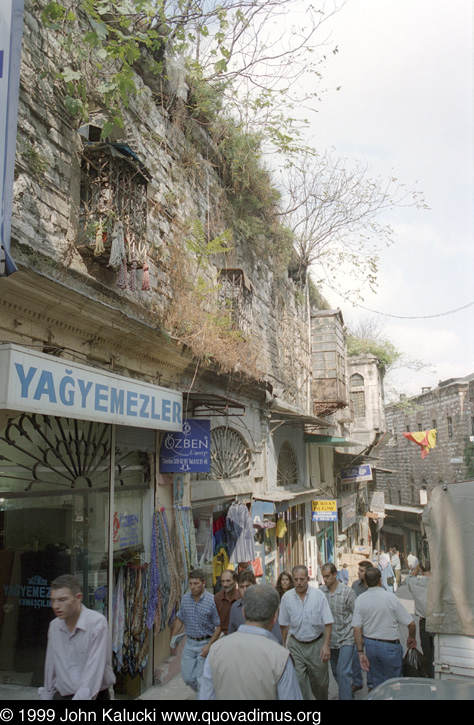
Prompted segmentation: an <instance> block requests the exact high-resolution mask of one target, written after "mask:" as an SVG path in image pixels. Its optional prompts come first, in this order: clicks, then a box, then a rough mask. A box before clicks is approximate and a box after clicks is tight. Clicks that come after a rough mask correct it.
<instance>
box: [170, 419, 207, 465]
mask: <svg viewBox="0 0 474 725" xmlns="http://www.w3.org/2000/svg"><path fill="white" fill-rule="evenodd" d="M210 470H211V421H210V420H185V421H184V422H183V429H182V431H181V432H180V433H168V434H167V435H166V436H165V437H164V439H163V442H162V444H161V450H160V471H161V473H209V471H210Z"/></svg>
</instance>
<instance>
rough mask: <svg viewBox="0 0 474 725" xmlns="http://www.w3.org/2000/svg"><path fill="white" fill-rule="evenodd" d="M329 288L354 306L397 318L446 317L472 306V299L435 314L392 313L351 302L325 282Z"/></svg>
mask: <svg viewBox="0 0 474 725" xmlns="http://www.w3.org/2000/svg"><path fill="white" fill-rule="evenodd" d="M324 284H326V285H327V286H328V287H329V288H330V289H332V291H333V292H335V293H336V294H338V295H339V296H340V297H342V299H343V300H345V301H346V302H349V304H351V305H353V306H354V307H360V308H361V309H363V310H366V311H367V312H373V313H374V314H375V315H382V316H383V317H393V318H395V319H397V320H432V319H434V318H435V317H446V316H447V315H454V314H455V313H456V312H461V311H462V310H467V309H468V307H473V306H474V300H473V301H472V302H468V304H467V305H463V306H462V307H456V308H455V309H454V310H448V311H447V312H439V313H437V314H436V315H393V314H391V313H389V312H380V311H379V310H372V309H371V308H370V307H365V306H364V305H361V304H359V303H358V302H353V301H352V300H351V299H349V298H348V297H346V296H345V295H343V294H342V292H339V290H337V289H335V288H334V287H332V286H331V285H330V284H328V283H327V282H325V283H324Z"/></svg>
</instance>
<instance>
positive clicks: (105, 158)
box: [79, 143, 147, 261]
mask: <svg viewBox="0 0 474 725" xmlns="http://www.w3.org/2000/svg"><path fill="white" fill-rule="evenodd" d="M118 221H120V222H122V224H123V229H124V233H125V240H126V245H127V247H128V249H127V251H128V256H129V260H130V259H131V256H132V254H134V253H135V252H134V250H135V249H136V254H137V255H138V257H137V261H141V260H142V257H143V251H144V250H145V248H146V244H147V179H146V176H145V172H144V170H143V169H142V168H141V167H140V165H139V164H138V162H136V161H135V160H134V159H133V158H132V157H128V156H126V155H124V154H123V153H121V152H120V151H119V150H117V149H116V148H114V146H112V145H111V144H103V143H91V144H88V145H87V146H85V147H84V149H83V154H82V163H81V201H80V214H79V243H80V244H82V245H86V246H89V245H90V246H91V247H93V246H94V244H95V243H96V239H97V233H98V230H99V229H100V230H101V232H102V239H103V243H104V248H105V251H106V252H107V251H110V243H111V237H112V233H113V230H114V226H115V224H116V222H118ZM103 258H104V260H105V259H107V261H108V255H106V254H104V255H103Z"/></svg>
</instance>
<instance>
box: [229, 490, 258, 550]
mask: <svg viewBox="0 0 474 725" xmlns="http://www.w3.org/2000/svg"><path fill="white" fill-rule="evenodd" d="M226 532H227V545H228V549H229V555H230V562H231V564H237V563H238V562H241V561H254V559H255V558H256V554H255V542H254V529H253V522H252V519H251V517H250V514H249V511H248V508H247V506H246V505H245V504H244V503H238V502H234V503H233V504H231V506H230V508H229V510H228V512H227V517H226Z"/></svg>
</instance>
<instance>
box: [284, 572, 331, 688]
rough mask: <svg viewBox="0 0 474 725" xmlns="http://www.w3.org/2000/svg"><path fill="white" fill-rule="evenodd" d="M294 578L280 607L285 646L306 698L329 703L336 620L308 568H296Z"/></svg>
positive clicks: (293, 573)
mask: <svg viewBox="0 0 474 725" xmlns="http://www.w3.org/2000/svg"><path fill="white" fill-rule="evenodd" d="M292 576H293V581H294V583H295V588H294V589H290V591H288V592H286V593H285V594H284V595H283V597H282V600H281V605H280V627H281V634H282V638H283V644H284V645H286V644H288V649H289V650H290V653H291V656H292V657H293V662H294V663H295V669H296V674H297V676H298V681H299V683H300V687H301V692H302V693H303V698H304V699H305V700H312V699H315V700H327V699H328V691H329V670H328V661H329V660H330V659H331V650H330V648H329V641H330V639H331V630H332V623H333V621H334V619H333V616H332V614H331V610H330V609H329V604H328V602H327V599H326V597H325V596H324V594H323V593H322V591H320V589H315V588H313V587H310V586H309V575H308V569H307V568H306V567H305V566H296V567H294V569H293V571H292ZM287 640H288V642H287Z"/></svg>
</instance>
